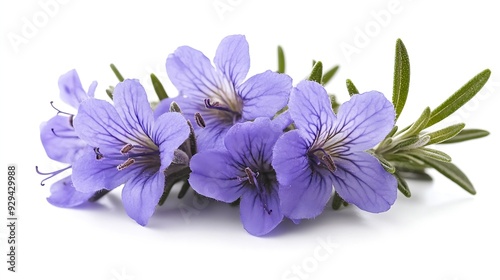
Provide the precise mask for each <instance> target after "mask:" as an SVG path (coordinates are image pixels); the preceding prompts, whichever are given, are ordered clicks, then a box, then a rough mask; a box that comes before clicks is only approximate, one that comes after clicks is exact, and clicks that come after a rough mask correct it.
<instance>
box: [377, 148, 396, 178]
mask: <svg viewBox="0 0 500 280" xmlns="http://www.w3.org/2000/svg"><path fill="white" fill-rule="evenodd" d="M372 155H373V156H375V157H376V158H377V159H378V161H379V162H380V164H381V165H382V167H383V168H384V169H385V171H387V172H389V173H391V174H393V173H394V172H396V167H394V165H392V164H391V163H390V162H389V161H388V160H386V159H385V158H384V157H383V156H381V155H378V154H375V153H372Z"/></svg>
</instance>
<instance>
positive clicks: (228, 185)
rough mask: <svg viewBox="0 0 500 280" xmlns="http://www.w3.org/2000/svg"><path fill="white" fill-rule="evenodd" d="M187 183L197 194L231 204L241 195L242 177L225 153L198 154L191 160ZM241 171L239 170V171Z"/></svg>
mask: <svg viewBox="0 0 500 280" xmlns="http://www.w3.org/2000/svg"><path fill="white" fill-rule="evenodd" d="M190 167H191V170H192V172H191V175H190V176H189V183H190V184H191V187H192V188H193V189H194V190H195V191H196V192H198V193H200V194H202V195H204V196H207V197H210V198H213V199H216V200H219V201H223V202H227V203H230V202H233V201H235V200H236V199H238V198H239V197H240V196H241V195H242V194H243V191H244V189H243V184H242V182H241V181H240V180H239V179H238V176H240V177H244V176H245V174H241V173H242V171H241V170H242V169H243V168H244V167H243V168H241V167H238V166H237V165H236V163H235V162H234V160H233V159H232V157H231V155H230V154H229V152H227V151H206V152H200V153H198V154H196V155H194V156H193V158H192V159H191V164H190ZM240 169H241V170H240Z"/></svg>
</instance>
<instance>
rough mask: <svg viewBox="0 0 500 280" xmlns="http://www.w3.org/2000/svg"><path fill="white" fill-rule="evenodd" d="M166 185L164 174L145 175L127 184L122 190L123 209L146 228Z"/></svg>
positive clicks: (136, 177)
mask: <svg viewBox="0 0 500 280" xmlns="http://www.w3.org/2000/svg"><path fill="white" fill-rule="evenodd" d="M164 184H165V176H164V175H163V172H156V173H155V174H147V173H143V174H140V175H138V176H134V177H133V178H132V179H131V180H129V181H128V182H127V183H125V186H124V187H123V190H122V201H123V207H124V208H125V211H126V212H127V214H128V215H129V216H130V217H131V218H132V219H134V220H135V221H136V222H137V223H138V224H140V225H141V226H145V225H146V224H147V223H148V221H149V218H151V216H152V215H153V213H154V211H155V208H156V205H158V202H159V201H160V197H161V195H162V193H163V188H164Z"/></svg>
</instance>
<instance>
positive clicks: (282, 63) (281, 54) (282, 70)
mask: <svg viewBox="0 0 500 280" xmlns="http://www.w3.org/2000/svg"><path fill="white" fill-rule="evenodd" d="M277 72H278V73H285V53H284V52H283V48H282V47H281V46H278V71H277Z"/></svg>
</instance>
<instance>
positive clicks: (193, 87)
mask: <svg viewBox="0 0 500 280" xmlns="http://www.w3.org/2000/svg"><path fill="white" fill-rule="evenodd" d="M166 67H167V74H168V77H169V78H170V80H171V81H172V83H173V84H174V86H175V87H176V88H177V90H179V96H183V95H185V96H188V97H190V98H195V100H197V101H198V103H199V104H203V99H205V98H212V97H213V96H214V95H216V94H225V93H232V92H234V87H233V85H232V83H231V82H230V81H229V80H227V78H226V77H224V76H223V75H222V74H221V73H218V72H217V71H215V68H214V67H213V66H212V64H211V63H210V60H209V59H208V58H207V57H206V56H205V55H204V54H203V53H201V52H200V51H198V50H195V49H193V48H191V47H187V46H183V47H179V48H177V50H175V52H174V53H173V54H171V55H169V56H168V58H167V63H166Z"/></svg>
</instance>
